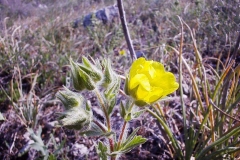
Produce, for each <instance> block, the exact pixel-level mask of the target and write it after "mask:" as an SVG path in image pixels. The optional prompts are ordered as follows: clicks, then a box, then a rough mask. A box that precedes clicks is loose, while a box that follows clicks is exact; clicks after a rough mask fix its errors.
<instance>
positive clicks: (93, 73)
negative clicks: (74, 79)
mask: <svg viewBox="0 0 240 160" xmlns="http://www.w3.org/2000/svg"><path fill="white" fill-rule="evenodd" d="M82 63H83V65H79V67H80V68H81V69H82V70H83V71H84V72H86V73H87V74H88V75H89V76H90V77H91V78H92V79H93V81H94V82H98V81H100V80H101V79H102V72H101V70H100V69H98V68H97V67H96V66H95V65H94V64H92V63H91V62H90V61H89V60H88V59H87V58H86V57H84V56H83V57H82Z"/></svg>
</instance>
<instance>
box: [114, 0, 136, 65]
mask: <svg viewBox="0 0 240 160" xmlns="http://www.w3.org/2000/svg"><path fill="white" fill-rule="evenodd" d="M117 5H118V11H119V15H120V20H121V24H122V28H123V33H124V36H125V39H126V42H127V46H128V49H129V52H130V55H131V58H132V61H134V60H136V59H137V56H136V54H135V51H134V48H133V44H132V40H131V37H130V34H129V30H128V27H127V21H126V16H125V11H124V8H123V3H122V0H117Z"/></svg>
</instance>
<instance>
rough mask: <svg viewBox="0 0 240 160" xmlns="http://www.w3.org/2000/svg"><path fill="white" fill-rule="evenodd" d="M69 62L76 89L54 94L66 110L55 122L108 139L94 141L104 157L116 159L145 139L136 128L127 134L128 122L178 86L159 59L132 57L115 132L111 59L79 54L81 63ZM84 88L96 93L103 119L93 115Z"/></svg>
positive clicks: (116, 81)
mask: <svg viewBox="0 0 240 160" xmlns="http://www.w3.org/2000/svg"><path fill="white" fill-rule="evenodd" d="M70 66H71V73H72V84H73V87H74V89H75V90H77V91H78V93H76V92H73V91H71V90H69V89H68V88H66V87H64V89H63V90H62V91H59V92H58V93H57V95H56V96H57V97H58V99H59V100H60V101H61V102H62V103H63V105H64V107H65V111H64V112H62V113H60V117H59V124H58V125H60V126H64V127H67V128H69V129H75V130H80V134H81V135H86V136H103V137H105V138H106V139H108V141H109V142H108V143H104V142H101V141H99V142H98V144H97V145H96V149H97V153H98V155H99V158H100V159H103V160H105V159H107V157H111V159H117V158H119V157H120V156H121V154H124V153H127V152H129V151H130V150H132V149H133V148H135V147H137V146H139V145H141V144H143V143H145V142H146V141H147V139H146V138H143V137H142V136H138V135H136V134H137V131H138V129H139V128H136V129H135V130H134V131H133V132H132V133H131V134H130V135H127V126H128V122H129V121H131V120H133V119H136V118H138V117H139V116H140V115H141V114H142V113H144V112H145V111H146V108H147V106H148V105H150V104H153V103H154V102H156V101H158V100H159V99H161V98H163V97H165V96H167V95H168V94H170V93H172V92H174V91H175V90H176V89H178V83H177V82H176V80H175V77H174V75H173V74H172V73H170V72H166V71H165V70H164V67H163V65H162V64H161V63H159V62H155V61H147V60H145V59H144V58H139V59H137V60H136V61H134V62H133V64H132V66H131V68H130V71H129V75H128V76H127V78H126V80H125V92H126V94H127V95H129V97H128V98H127V100H126V102H121V103H120V105H119V106H120V115H121V117H122V118H123V125H122V128H121V130H120V132H116V131H114V130H113V129H112V125H111V120H110V119H111V114H112V112H113V110H114V107H116V106H118V105H117V104H116V102H117V99H116V97H117V95H118V93H119V90H120V82H121V80H120V77H119V75H117V74H116V72H114V70H113V69H112V67H111V61H110V60H109V59H102V60H101V61H100V60H98V61H96V62H90V61H89V60H88V59H87V58H86V57H82V63H77V62H74V61H73V60H72V59H70ZM84 89H87V90H89V91H91V92H93V93H94V94H95V95H96V97H97V101H98V105H99V108H101V109H102V111H103V113H104V118H105V121H104V123H102V122H101V121H100V120H98V119H97V118H95V117H94V116H93V114H92V106H91V103H90V101H87V100H86V99H84V98H83V96H82V95H81V94H80V92H81V91H82V90H84ZM139 106H140V107H139ZM143 106H146V107H143ZM117 133H120V134H117Z"/></svg>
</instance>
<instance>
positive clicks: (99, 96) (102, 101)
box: [94, 89, 111, 132]
mask: <svg viewBox="0 0 240 160" xmlns="http://www.w3.org/2000/svg"><path fill="white" fill-rule="evenodd" d="M94 91H95V94H96V96H97V98H98V100H99V103H100V105H101V107H102V110H103V113H104V115H105V119H106V123H107V129H108V132H110V131H111V123H110V119H109V115H108V113H107V108H106V106H105V103H104V100H103V98H102V96H101V94H100V92H99V90H98V89H95V90H94Z"/></svg>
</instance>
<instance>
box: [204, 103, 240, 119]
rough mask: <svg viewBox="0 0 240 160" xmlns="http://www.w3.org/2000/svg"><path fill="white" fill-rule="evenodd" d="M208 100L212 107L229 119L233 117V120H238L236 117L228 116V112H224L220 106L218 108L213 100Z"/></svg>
mask: <svg viewBox="0 0 240 160" xmlns="http://www.w3.org/2000/svg"><path fill="white" fill-rule="evenodd" d="M209 102H210V103H211V104H212V105H213V107H214V108H216V109H217V110H218V111H219V112H221V113H222V114H224V115H225V116H227V117H229V118H231V119H233V120H235V121H238V122H240V119H236V118H234V117H232V116H230V115H229V114H227V113H226V112H224V111H223V110H221V109H220V108H218V107H217V106H216V105H215V104H214V103H213V101H212V100H211V99H210V100H209Z"/></svg>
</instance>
